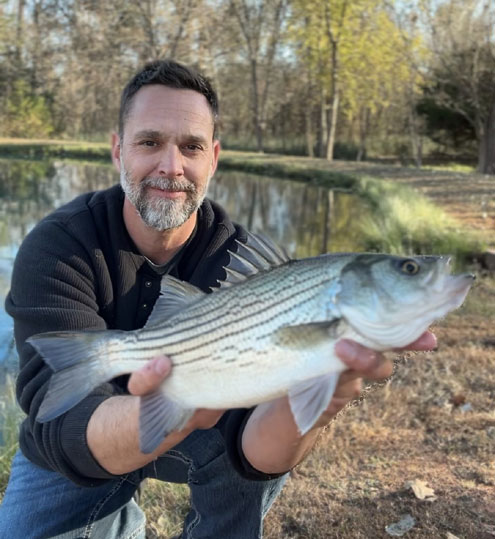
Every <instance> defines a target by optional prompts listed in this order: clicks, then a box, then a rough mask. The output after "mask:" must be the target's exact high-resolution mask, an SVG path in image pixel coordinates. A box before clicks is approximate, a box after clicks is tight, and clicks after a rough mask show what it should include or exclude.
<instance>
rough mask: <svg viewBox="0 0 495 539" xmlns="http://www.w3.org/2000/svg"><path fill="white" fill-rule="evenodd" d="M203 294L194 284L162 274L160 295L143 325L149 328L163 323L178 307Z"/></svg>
mask: <svg viewBox="0 0 495 539" xmlns="http://www.w3.org/2000/svg"><path fill="white" fill-rule="evenodd" d="M204 295H205V293H204V292H203V291H202V290H200V289H199V288H197V287H196V286H193V285H192V284H189V283H186V282H185V281H180V280H179V279H176V278H175V277H172V276H171V275H164V276H163V277H162V282H161V286H160V295H159V296H158V299H157V300H156V303H155V306H154V307H153V311H151V314H150V316H149V318H148V321H147V322H146V324H145V326H144V327H146V328H148V329H149V328H150V327H153V326H157V325H159V324H160V323H163V322H164V321H165V320H167V319H168V318H170V317H171V316H172V315H173V314H175V313H176V312H177V311H178V310H179V309H182V308H184V306H186V305H189V304H190V303H193V302H194V301H196V300H198V299H199V298H202V297H203V296H204Z"/></svg>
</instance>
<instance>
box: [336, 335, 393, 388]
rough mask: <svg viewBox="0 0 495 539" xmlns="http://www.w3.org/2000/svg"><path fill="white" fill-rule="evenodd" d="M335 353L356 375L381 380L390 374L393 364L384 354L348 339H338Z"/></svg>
mask: <svg viewBox="0 0 495 539" xmlns="http://www.w3.org/2000/svg"><path fill="white" fill-rule="evenodd" d="M335 353H336V354H337V356H338V357H339V358H340V359H341V360H342V361H343V362H344V363H345V364H346V365H347V367H348V368H349V369H351V370H352V371H354V372H355V374H354V376H355V377H356V376H364V377H366V378H368V379H370V380H381V379H383V378H387V377H388V376H390V375H391V374H392V372H393V370H394V367H393V364H392V362H391V361H390V360H388V359H386V358H385V357H384V356H383V354H380V353H379V352H375V351H374V350H370V349H369V348H366V347H365V346H362V345H361V344H358V343H356V342H354V341H350V340H347V339H342V340H340V341H338V342H337V343H336V345H335Z"/></svg>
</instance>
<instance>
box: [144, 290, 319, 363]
mask: <svg viewBox="0 0 495 539" xmlns="http://www.w3.org/2000/svg"><path fill="white" fill-rule="evenodd" d="M311 290H313V294H311V295H310V296H309V297H308V298H307V299H306V300H304V301H299V302H296V303H297V304H298V305H303V304H304V303H308V302H309V301H312V300H313V299H314V298H315V297H316V296H317V295H318V294H319V292H318V290H316V292H314V290H315V287H314V285H313V284H310V285H309V286H308V287H307V288H303V289H301V290H298V291H297V292H295V293H293V294H291V295H290V296H287V297H285V298H284V299H282V300H280V301H278V302H276V303H272V304H271V305H270V306H269V308H265V309H262V308H261V307H260V311H261V312H263V313H266V312H268V311H270V310H273V309H275V308H277V307H278V306H279V305H280V304H283V303H286V302H290V301H291V300H294V299H295V298H297V297H298V296H300V295H305V294H306V293H307V292H309V291H311ZM255 304H258V302H255ZM293 308H294V306H293V305H290V306H289V307H287V308H286V309H283V310H281V311H279V312H277V313H275V314H274V315H273V316H271V317H269V318H267V319H265V320H263V324H266V323H269V322H271V321H272V320H274V319H276V318H277V317H279V316H282V315H283V314H285V313H287V312H289V311H291V310H292V309H293ZM258 312H259V311H258ZM258 312H257V313H254V314H253V313H249V314H246V315H245V316H242V317H240V318H236V320H235V322H236V323H239V322H244V321H245V320H249V319H251V318H253V316H255V314H258ZM216 318H217V319H218V313H217V317H216ZM208 323H210V322H208ZM201 325H202V324H200V325H198V326H196V327H193V328H191V329H194V330H197V329H198V327H201ZM259 325H261V324H260V323H258V322H257V323H255V324H252V325H248V326H246V327H245V328H243V329H242V330H241V331H242V332H245V331H248V330H250V329H252V328H254V327H257V326H259ZM171 329H172V328H171ZM173 329H174V330H175V331H174V332H173V333H170V334H165V335H157V336H156V337H152V338H150V337H149V334H148V333H147V334H146V338H145V339H143V340H142V344H143V346H140V347H139V351H141V352H145V351H150V352H152V351H154V350H156V347H157V346H156V344H155V342H156V341H160V342H163V341H164V340H166V338H167V337H168V336H169V335H176V333H177V331H178V328H177V326H174V328H173ZM179 331H180V332H181V333H184V332H185V330H184V328H180V329H179ZM238 333H240V331H235V332H229V333H226V334H223V335H221V336H220V337H216V338H215V339H212V340H209V341H206V342H204V341H203V342H202V343H200V344H198V345H196V346H193V347H192V348H187V349H186V350H180V351H178V352H173V351H168V350H166V351H165V353H170V354H171V355H174V356H177V355H180V354H185V353H188V352H191V351H194V350H197V349H199V348H202V347H204V346H207V345H209V344H214V343H215V342H218V341H219V340H222V339H225V338H228V337H230V336H232V335H235V334H238ZM209 334H210V332H204V333H198V332H197V331H195V335H194V337H189V338H185V339H181V340H177V341H171V342H169V343H166V345H167V346H169V347H171V348H172V347H176V346H180V345H181V344H187V343H189V342H191V341H192V340H197V339H200V338H201V337H203V336H205V335H209ZM143 336H144V332H143Z"/></svg>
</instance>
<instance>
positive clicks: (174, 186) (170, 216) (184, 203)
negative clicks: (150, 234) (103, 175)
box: [120, 162, 208, 232]
mask: <svg viewBox="0 0 495 539" xmlns="http://www.w3.org/2000/svg"><path fill="white" fill-rule="evenodd" d="M120 184H121V186H122V189H123V190H124V193H125V195H126V196H127V198H128V199H129V201H130V202H131V204H132V205H133V206H134V207H135V208H136V210H137V212H138V214H139V215H140V217H141V219H142V220H143V222H144V224H145V225H146V226H148V227H150V228H154V229H155V230H158V231H160V232H163V231H164V230H169V229H171V228H177V227H179V226H181V225H183V224H184V223H185V222H186V221H187V220H188V219H189V217H191V215H192V214H193V213H194V212H195V211H196V210H197V209H198V208H199V207H200V206H201V204H202V202H203V200H204V198H205V195H206V187H207V185H208V182H207V184H206V187H205V189H204V190H202V191H201V192H198V189H197V187H196V185H195V184H194V183H192V182H190V181H189V180H172V179H168V178H161V177H158V178H153V177H147V178H145V179H144V180H142V181H140V182H138V183H134V182H133V181H132V179H131V178H130V175H129V173H128V172H127V171H126V170H125V168H124V166H123V163H122V162H121V167H120ZM147 187H158V188H160V189H168V190H177V191H184V192H185V193H186V200H174V199H164V198H152V197H150V196H149V195H148V190H147Z"/></svg>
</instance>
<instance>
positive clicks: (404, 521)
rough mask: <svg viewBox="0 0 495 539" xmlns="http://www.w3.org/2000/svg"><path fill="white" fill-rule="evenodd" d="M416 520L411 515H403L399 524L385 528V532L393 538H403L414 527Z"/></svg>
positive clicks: (395, 523)
mask: <svg viewBox="0 0 495 539" xmlns="http://www.w3.org/2000/svg"><path fill="white" fill-rule="evenodd" d="M415 524H416V520H415V519H414V518H413V517H412V516H411V515H402V518H401V519H400V520H399V522H394V523H393V524H390V525H389V526H386V527H385V531H386V532H387V533H388V534H389V535H391V536H392V537H401V536H402V535H404V534H405V533H407V532H408V531H409V530H410V529H412V528H413V527H414V525H415Z"/></svg>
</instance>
